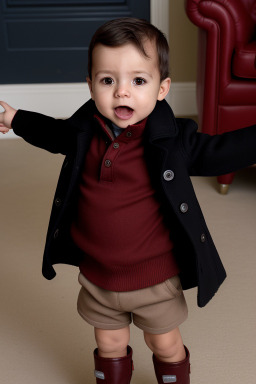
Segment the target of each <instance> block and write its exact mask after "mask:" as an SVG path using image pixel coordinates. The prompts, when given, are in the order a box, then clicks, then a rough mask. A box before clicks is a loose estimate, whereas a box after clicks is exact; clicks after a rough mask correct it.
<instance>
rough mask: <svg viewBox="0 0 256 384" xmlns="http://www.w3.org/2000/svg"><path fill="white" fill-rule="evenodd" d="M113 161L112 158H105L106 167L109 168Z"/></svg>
mask: <svg viewBox="0 0 256 384" xmlns="http://www.w3.org/2000/svg"><path fill="white" fill-rule="evenodd" d="M111 164H112V163H111V161H110V160H105V167H107V168H109V167H111Z"/></svg>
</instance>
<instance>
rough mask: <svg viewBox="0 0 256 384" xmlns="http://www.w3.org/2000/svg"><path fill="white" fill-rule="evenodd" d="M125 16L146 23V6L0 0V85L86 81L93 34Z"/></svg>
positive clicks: (140, 1) (144, 1)
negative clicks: (106, 23) (107, 23)
mask: <svg viewBox="0 0 256 384" xmlns="http://www.w3.org/2000/svg"><path fill="white" fill-rule="evenodd" d="M126 16H133V17H139V18H144V19H147V20H149V19H150V0H111V1H107V0H73V1H72V0H1V2H0V57H1V58H0V84H29V83H58V82H60V83H69V82H83V81H85V77H86V75H87V50H88V45H89V42H90V39H91V36H92V34H93V33H94V31H95V30H96V29H97V28H98V27H99V26H100V25H102V24H103V23H104V22H105V21H107V20H111V19H114V18H116V17H126Z"/></svg>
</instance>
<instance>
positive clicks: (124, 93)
mask: <svg viewBox="0 0 256 384" xmlns="http://www.w3.org/2000/svg"><path fill="white" fill-rule="evenodd" d="M130 95H131V94H130V90H129V87H128V86H127V85H125V84H123V85H119V86H118V87H117V89H116V91H115V97H117V98H118V97H130Z"/></svg>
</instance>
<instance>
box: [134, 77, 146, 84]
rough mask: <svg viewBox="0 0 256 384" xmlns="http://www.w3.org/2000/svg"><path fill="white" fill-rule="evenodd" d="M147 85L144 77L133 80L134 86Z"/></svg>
mask: <svg viewBox="0 0 256 384" xmlns="http://www.w3.org/2000/svg"><path fill="white" fill-rule="evenodd" d="M145 83H146V80H145V79H143V78H142V77H136V78H135V79H134V80H133V84H135V85H143V84H145Z"/></svg>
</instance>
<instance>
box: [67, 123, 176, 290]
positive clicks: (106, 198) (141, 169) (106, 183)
mask: <svg viewBox="0 0 256 384" xmlns="http://www.w3.org/2000/svg"><path fill="white" fill-rule="evenodd" d="M145 125H146V119H145V120H143V121H142V122H141V123H139V124H136V125H132V126H129V127H128V128H126V129H124V131H123V132H122V133H121V134H120V135H119V136H118V137H117V138H114V137H113V136H112V135H111V132H110V129H109V128H108V127H106V125H105V123H104V122H103V121H102V120H101V119H100V118H97V123H96V127H95V130H96V132H95V135H94V137H93V139H92V142H91V145H90V149H89V152H88V154H87V155H86V159H85V164H84V170H83V173H82V177H81V182H80V193H79V199H78V207H77V212H76V215H75V217H74V220H73V224H72V227H71V235H72V238H73V240H74V242H75V244H76V245H77V246H78V247H79V248H80V249H81V250H82V251H83V253H84V260H83V262H82V263H81V265H80V270H81V272H82V273H83V274H84V276H85V277H86V278H87V279H88V280H90V281H91V282H92V283H94V284H95V285H97V286H99V287H101V288H104V289H107V290H110V291H119V292H120V291H132V290H135V289H141V288H145V287H148V286H152V285H155V284H158V283H160V282H162V281H164V280H166V279H168V278H170V277H172V276H174V275H176V274H177V273H178V272H179V269H178V266H177V264H176V262H175V259H174V257H173V254H172V249H173V243H172V241H171V240H170V234H169V230H168V229H167V227H166V226H165V225H164V222H163V218H162V215H161V213H160V203H159V202H158V201H157V200H156V197H155V192H154V190H153V188H152V186H151V182H150V179H149V175H148V172H147V167H146V164H145V159H144V147H143V131H144V128H145Z"/></svg>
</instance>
